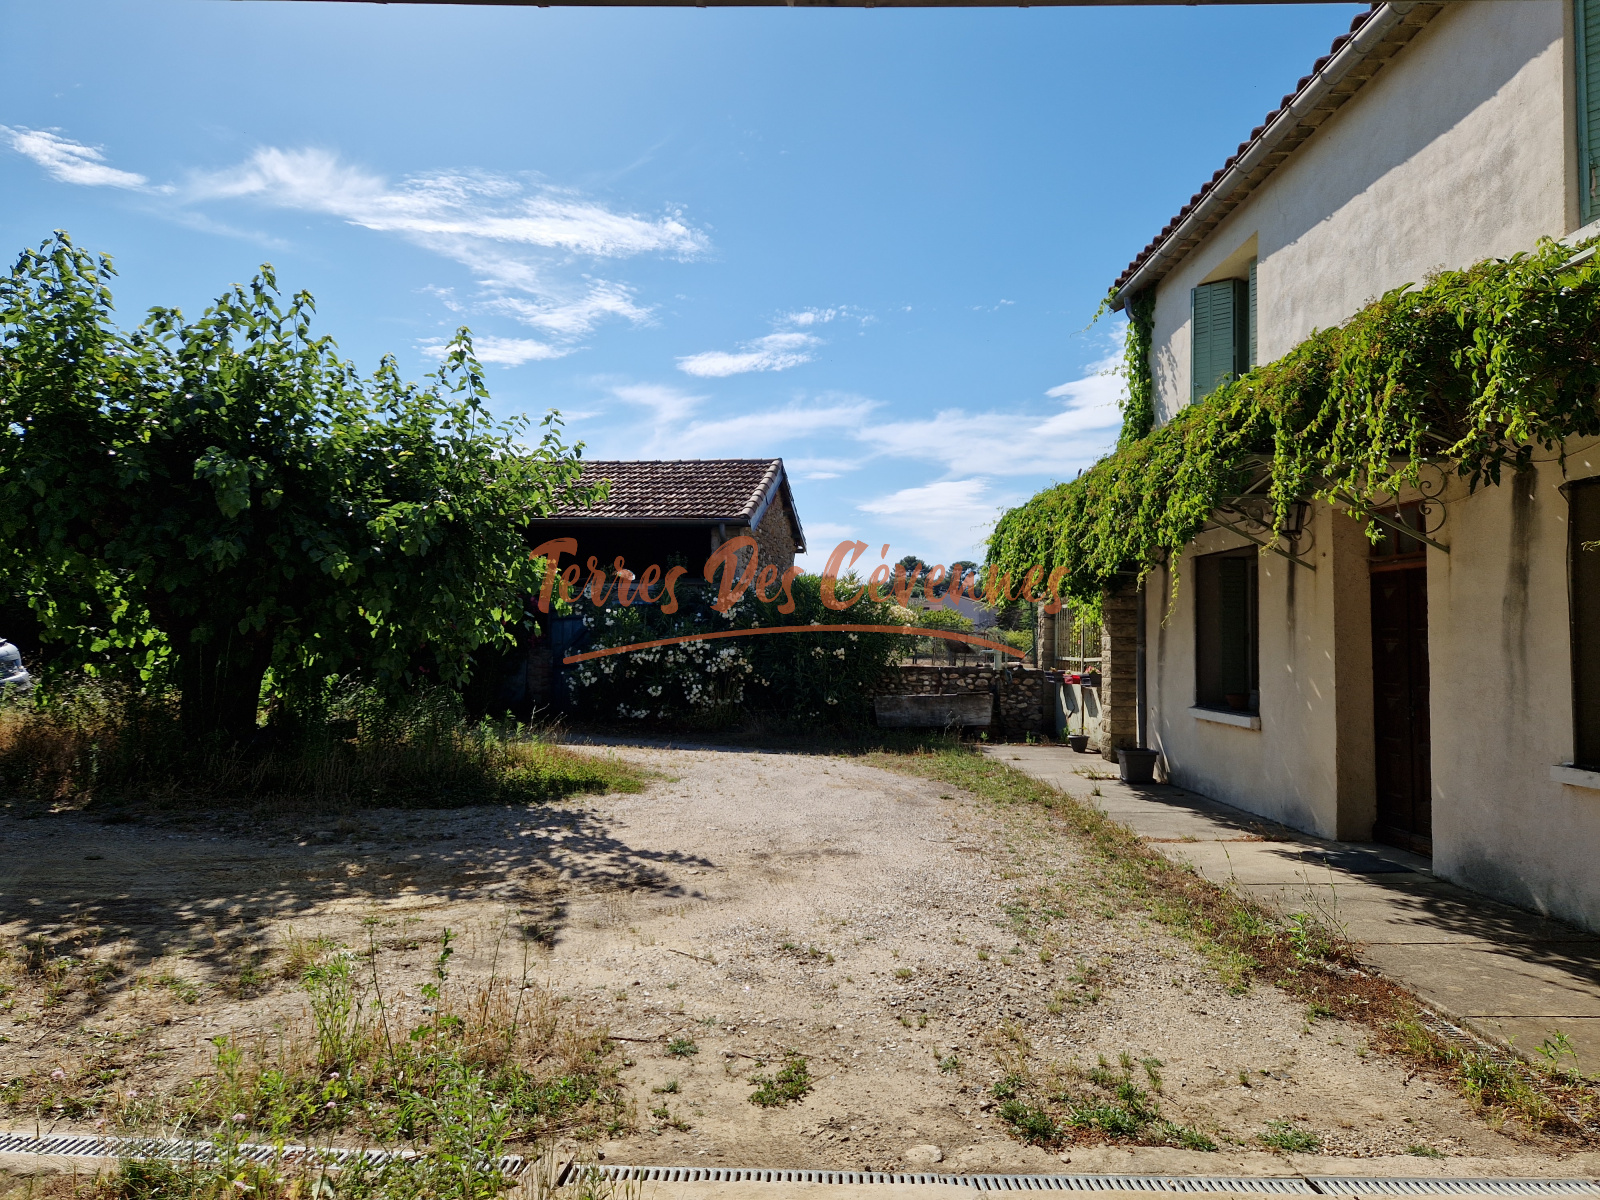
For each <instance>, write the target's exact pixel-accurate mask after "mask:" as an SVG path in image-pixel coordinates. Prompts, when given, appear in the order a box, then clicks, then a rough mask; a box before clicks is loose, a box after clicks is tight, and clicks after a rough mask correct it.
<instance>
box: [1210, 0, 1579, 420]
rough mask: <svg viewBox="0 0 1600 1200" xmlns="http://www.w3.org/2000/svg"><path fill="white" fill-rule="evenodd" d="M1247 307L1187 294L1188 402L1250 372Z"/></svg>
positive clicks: (1244, 291) (1226, 296) (1239, 288)
mask: <svg viewBox="0 0 1600 1200" xmlns="http://www.w3.org/2000/svg"><path fill="white" fill-rule="evenodd" d="M1597 3H1600V0H1597ZM1249 304H1250V285H1249V283H1248V282H1246V281H1245V280H1243V279H1219V280H1218V281H1217V282H1216V283H1202V284H1201V285H1200V286H1199V287H1197V288H1195V289H1194V291H1193V292H1191V293H1190V300H1189V318H1190V319H1189V337H1190V347H1191V358H1190V367H1189V398H1190V400H1201V399H1204V398H1205V397H1206V396H1209V395H1210V394H1211V393H1212V392H1213V391H1215V390H1216V389H1217V388H1218V387H1219V386H1220V385H1221V384H1224V383H1227V382H1228V381H1229V380H1230V379H1236V378H1238V377H1239V376H1240V375H1242V374H1244V372H1245V371H1246V370H1248V369H1249V362H1250V322H1249V312H1248V310H1249Z"/></svg>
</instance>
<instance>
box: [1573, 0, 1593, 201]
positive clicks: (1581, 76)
mask: <svg viewBox="0 0 1600 1200" xmlns="http://www.w3.org/2000/svg"><path fill="white" fill-rule="evenodd" d="M1572 24H1573V31H1574V34H1575V35H1576V36H1575V39H1574V42H1575V47H1576V51H1577V61H1576V64H1575V65H1576V67H1577V81H1578V210H1579V213H1580V216H1581V223H1582V224H1584V225H1587V224H1588V223H1589V222H1590V221H1593V220H1596V219H1600V0H1573V22H1572Z"/></svg>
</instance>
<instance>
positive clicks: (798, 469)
mask: <svg viewBox="0 0 1600 1200" xmlns="http://www.w3.org/2000/svg"><path fill="white" fill-rule="evenodd" d="M861 463H862V460H861V459H858V458H804V457H802V458H790V459H786V460H785V464H784V465H785V466H787V467H788V469H789V474H790V475H791V476H793V477H795V478H797V479H837V478H839V476H841V475H843V474H845V473H846V472H847V471H854V470H855V469H856V468H858V467H859V466H861Z"/></svg>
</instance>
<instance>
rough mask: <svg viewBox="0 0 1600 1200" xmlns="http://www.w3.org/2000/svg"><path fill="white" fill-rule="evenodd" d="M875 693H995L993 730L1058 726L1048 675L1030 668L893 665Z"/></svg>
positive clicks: (1022, 730) (1034, 730)
mask: <svg viewBox="0 0 1600 1200" xmlns="http://www.w3.org/2000/svg"><path fill="white" fill-rule="evenodd" d="M876 692H877V694H878V695H899V696H949V695H957V694H960V693H964V692H992V693H994V697H995V705H994V725H993V726H991V733H998V734H1003V735H1008V736H1009V735H1016V734H1022V733H1041V732H1046V733H1048V732H1052V731H1053V729H1054V726H1055V714H1054V713H1053V712H1052V710H1051V707H1050V701H1051V693H1050V690H1049V686H1048V679H1047V676H1046V675H1045V673H1044V672H1043V671H1039V670H1035V669H1033V668H1031V667H1008V668H1001V667H935V666H910V665H907V666H898V667H890V668H889V670H888V671H887V672H886V673H885V675H884V678H883V680H882V681H881V682H880V683H879V684H878V687H877V689H876Z"/></svg>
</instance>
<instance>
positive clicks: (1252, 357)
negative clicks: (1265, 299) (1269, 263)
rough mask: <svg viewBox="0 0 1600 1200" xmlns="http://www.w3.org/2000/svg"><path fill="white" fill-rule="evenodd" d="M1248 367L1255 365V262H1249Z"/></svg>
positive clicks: (1253, 260) (1252, 260)
mask: <svg viewBox="0 0 1600 1200" xmlns="http://www.w3.org/2000/svg"><path fill="white" fill-rule="evenodd" d="M1246 361H1247V362H1248V364H1249V365H1250V366H1252V367H1253V366H1255V365H1256V260H1255V259H1253V258H1252V259H1251V260H1250V357H1249V358H1248V359H1247V360H1246Z"/></svg>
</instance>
